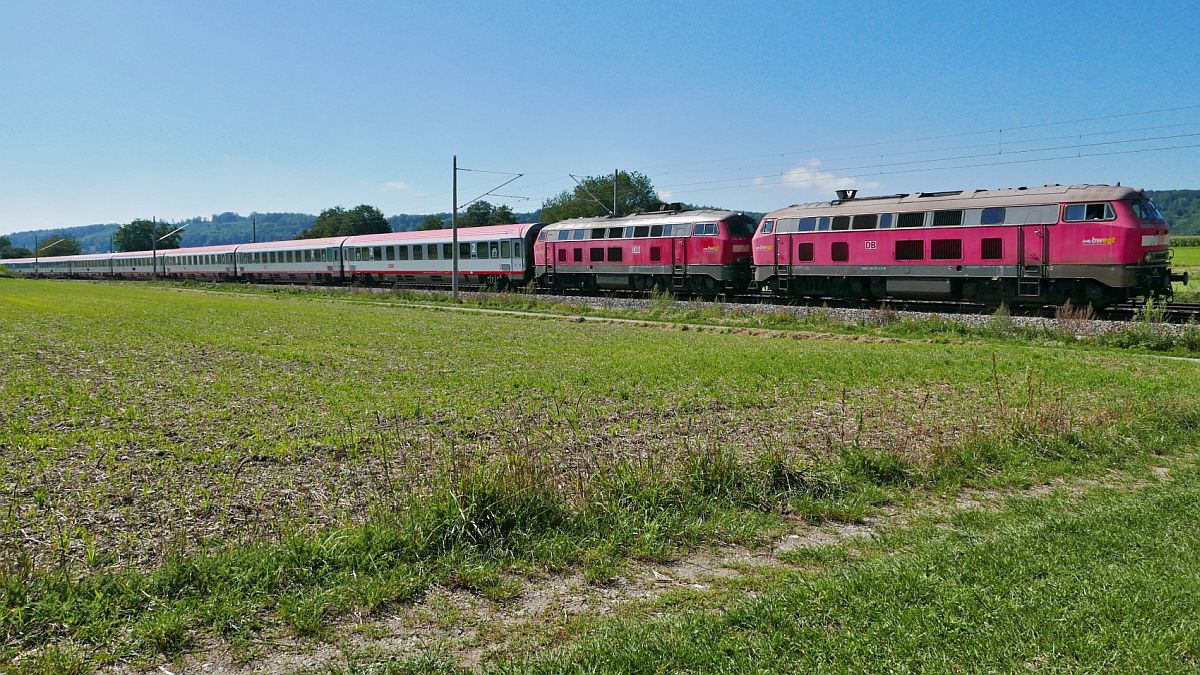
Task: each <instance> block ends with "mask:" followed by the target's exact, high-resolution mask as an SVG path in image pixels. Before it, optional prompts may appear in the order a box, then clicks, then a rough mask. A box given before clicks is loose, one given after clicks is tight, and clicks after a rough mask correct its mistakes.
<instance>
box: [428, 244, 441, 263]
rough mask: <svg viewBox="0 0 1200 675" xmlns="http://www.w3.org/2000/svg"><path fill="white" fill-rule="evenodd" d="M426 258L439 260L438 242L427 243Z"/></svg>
mask: <svg viewBox="0 0 1200 675" xmlns="http://www.w3.org/2000/svg"><path fill="white" fill-rule="evenodd" d="M425 259H426V260H437V259H438V245H437V244H425Z"/></svg>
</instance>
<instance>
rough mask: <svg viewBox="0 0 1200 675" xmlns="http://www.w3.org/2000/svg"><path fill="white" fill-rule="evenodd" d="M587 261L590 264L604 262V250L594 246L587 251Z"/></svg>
mask: <svg viewBox="0 0 1200 675" xmlns="http://www.w3.org/2000/svg"><path fill="white" fill-rule="evenodd" d="M588 260H589V261H590V262H604V249H602V248H600V247H599V246H596V247H595V248H592V249H590V250H588Z"/></svg>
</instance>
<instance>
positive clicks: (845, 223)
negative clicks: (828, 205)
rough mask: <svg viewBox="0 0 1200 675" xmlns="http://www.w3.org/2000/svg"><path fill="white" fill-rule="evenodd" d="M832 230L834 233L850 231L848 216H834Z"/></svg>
mask: <svg viewBox="0 0 1200 675" xmlns="http://www.w3.org/2000/svg"><path fill="white" fill-rule="evenodd" d="M833 229H834V231H838V230H848V229H850V216H834V217H833Z"/></svg>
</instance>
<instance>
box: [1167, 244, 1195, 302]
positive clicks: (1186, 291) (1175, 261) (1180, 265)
mask: <svg viewBox="0 0 1200 675" xmlns="http://www.w3.org/2000/svg"><path fill="white" fill-rule="evenodd" d="M1171 256H1172V257H1171V270H1172V271H1174V272H1187V273H1188V275H1189V276H1190V277H1191V279H1189V281H1188V285H1186V286H1184V285H1183V284H1182V283H1179V282H1175V284H1174V288H1175V296H1176V298H1177V299H1178V300H1180V301H1181V302H1200V246H1181V247H1178V248H1173V249H1171Z"/></svg>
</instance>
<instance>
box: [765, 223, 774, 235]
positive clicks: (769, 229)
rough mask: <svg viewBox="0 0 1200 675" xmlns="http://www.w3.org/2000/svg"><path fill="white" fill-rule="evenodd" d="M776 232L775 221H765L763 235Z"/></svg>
mask: <svg viewBox="0 0 1200 675" xmlns="http://www.w3.org/2000/svg"><path fill="white" fill-rule="evenodd" d="M774 231H775V221H773V220H764V221H763V224H762V233H763V234H771V233H772V232H774Z"/></svg>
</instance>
